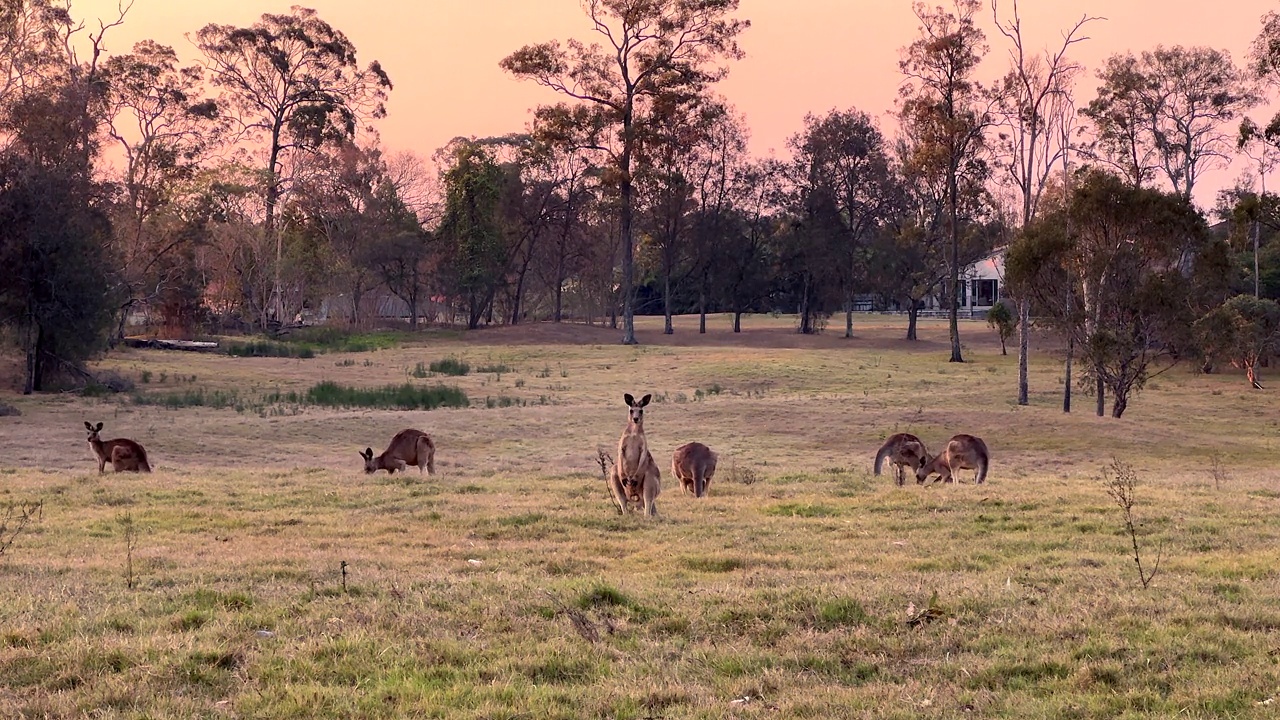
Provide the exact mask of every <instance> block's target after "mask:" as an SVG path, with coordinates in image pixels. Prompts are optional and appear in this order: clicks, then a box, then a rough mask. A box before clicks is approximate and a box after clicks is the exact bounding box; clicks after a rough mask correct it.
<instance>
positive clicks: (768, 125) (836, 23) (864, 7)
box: [72, 0, 1280, 207]
mask: <svg viewBox="0 0 1280 720" xmlns="http://www.w3.org/2000/svg"><path fill="white" fill-rule="evenodd" d="M73 2H74V5H73V8H72V11H73V14H75V15H76V16H77V17H79V18H84V19H86V20H88V22H89V25H90V26H91V27H96V19H97V18H99V17H102V18H113V17H114V15H115V13H116V7H117V2H116V0H73ZM293 4H297V3H293V2H287V1H286V2H264V1H263V0H205V1H203V2H200V1H198V0H195V1H187V0H135V1H134V4H133V7H132V9H131V10H130V11H129V14H128V16H127V19H126V22H125V24H124V25H123V26H122V27H118V28H113V29H112V30H111V31H110V33H109V34H108V38H107V47H108V50H109V51H110V52H114V53H123V52H128V51H129V49H130V47H131V46H132V45H133V43H134V42H136V41H138V40H142V39H147V38H150V39H153V40H156V41H158V42H161V43H165V44H168V45H172V46H174V47H175V48H176V49H177V50H178V53H179V55H180V56H181V57H182V58H183V59H184V60H186V61H194V60H196V59H197V58H198V52H197V51H196V49H195V47H194V46H193V45H192V43H191V42H190V41H188V40H187V39H186V38H185V37H184V36H185V35H187V34H191V35H192V36H194V33H195V31H196V30H198V29H199V28H200V27H202V26H203V25H205V24H207V23H210V22H216V23H222V24H233V25H241V26H247V25H250V24H252V23H253V22H254V21H255V20H257V19H258V17H259V16H260V15H261V14H262V13H264V12H277V13H283V12H288V9H289V6H290V5H293ZM302 4H303V5H304V6H306V7H312V8H315V9H316V11H317V12H318V13H319V14H320V17H322V18H323V19H325V20H326V21H327V22H329V23H330V24H332V25H333V26H335V27H336V28H338V29H340V30H341V31H342V32H344V33H345V34H346V35H347V36H348V37H349V38H350V39H351V40H352V42H353V43H355V45H356V48H357V50H358V53H359V58H360V62H361V64H362V65H363V64H367V63H368V62H369V61H371V60H374V59H377V60H379V61H380V62H381V63H382V65H383V67H384V68H385V69H386V70H387V72H388V73H389V74H390V76H391V79H392V81H393V82H394V83H395V90H394V91H393V92H392V93H391V97H390V102H389V103H388V111H389V116H388V117H387V118H386V119H385V120H383V121H381V123H380V124H379V125H378V127H379V131H380V132H381V135H382V139H383V144H384V145H385V146H386V147H387V148H389V149H391V150H412V151H414V152H416V153H418V154H419V155H422V156H424V157H430V155H431V153H433V152H434V151H435V150H436V149H437V148H439V147H440V146H442V145H444V144H445V143H447V142H448V141H449V140H450V139H451V138H454V137H457V136H459V135H474V136H487V135H500V134H505V133H509V132H516V131H520V130H522V129H523V128H524V127H525V125H526V123H527V122H528V120H529V118H530V115H529V111H530V109H531V108H532V107H534V106H535V105H538V104H540V103H549V102H554V101H555V100H556V99H557V98H556V96H555V95H554V94H553V93H552V92H551V91H549V90H545V89H543V88H540V87H537V86H535V85H533V84H531V83H527V82H519V81H517V80H515V79H513V78H512V77H510V76H509V75H507V74H505V73H504V72H502V70H501V69H500V68H499V67H498V61H499V60H501V59H502V58H503V57H505V56H506V55H507V54H509V53H510V52H511V51H513V50H515V49H517V48H519V47H520V46H521V45H524V44H527V43H533V42H541V41H545V40H552V39H564V38H567V37H573V36H577V37H580V38H583V39H587V38H589V36H590V34H589V33H588V27H589V25H588V22H587V20H586V16H585V15H584V14H583V11H582V9H581V6H580V4H579V2H578V0H311V1H310V2H304V3H302ZM930 4H936V3H930ZM942 4H943V5H945V6H947V7H950V3H949V2H944V3H942ZM1012 8H1013V3H1012V1H1011V0H1002V1H1001V2H1000V10H1001V17H1002V18H1007V17H1008V13H1009V12H1010V11H1011V10H1012ZM1269 10H1280V2H1277V0H1221V1H1219V2H1204V1H1203V0H1108V1H1102V0H1023V1H1022V2H1021V3H1020V14H1021V16H1022V24H1023V33H1024V38H1025V39H1026V40H1027V44H1028V46H1029V47H1031V48H1039V49H1043V48H1046V47H1053V48H1056V47H1057V46H1058V45H1059V44H1060V43H1061V40H1060V37H1061V32H1062V31H1063V30H1065V29H1067V28H1069V27H1071V25H1073V24H1074V23H1075V21H1076V20H1078V19H1080V17H1081V16H1083V15H1085V14H1088V15H1096V16H1105V17H1106V19H1105V20H1098V21H1095V22H1092V23H1090V24H1089V25H1088V26H1087V28H1086V31H1085V33H1084V34H1085V35H1087V36H1088V37H1089V38H1090V39H1089V40H1087V41H1086V42H1084V43H1080V44H1078V45H1076V46H1075V48H1074V50H1073V57H1075V58H1076V59H1077V60H1078V61H1079V62H1081V63H1082V64H1084V65H1085V67H1086V74H1085V76H1084V77H1082V78H1081V80H1080V81H1079V82H1078V84H1077V87H1076V92H1075V95H1076V102H1077V104H1078V105H1084V104H1086V103H1088V101H1089V100H1090V99H1092V98H1093V96H1094V93H1095V89H1096V87H1097V82H1096V80H1095V78H1094V70H1095V69H1096V68H1098V67H1099V66H1101V64H1102V62H1103V61H1104V60H1105V58H1106V57H1107V56H1109V55H1111V54H1113V53H1118V52H1124V51H1133V52H1135V53H1137V52H1140V51H1142V50H1147V49H1151V48H1154V47H1155V46H1156V45H1157V44H1161V43H1162V44H1165V45H1206V46H1210V47H1214V48H1219V49H1225V50H1227V51H1229V52H1230V53H1231V56H1232V57H1233V58H1234V59H1235V60H1236V61H1237V62H1241V61H1242V60H1243V59H1244V57H1245V53H1246V52H1247V50H1248V47H1249V44H1250V42H1251V41H1252V40H1253V38H1254V37H1255V36H1256V35H1257V33H1258V30H1259V28H1260V19H1261V17H1262V16H1263V15H1264V14H1265V13H1266V12H1267V11H1269ZM738 15H739V17H742V18H746V19H748V20H750V21H751V24H752V25H751V28H750V29H748V30H747V31H746V32H745V33H744V34H743V35H742V36H741V38H740V44H741V46H742V48H743V49H744V50H745V51H746V53H747V57H746V59H744V60H742V61H740V62H737V63H735V64H734V65H733V67H732V71H731V74H730V75H729V77H728V79H727V80H725V81H724V82H723V83H721V85H720V87H719V91H720V92H721V93H722V94H723V95H724V96H726V97H727V98H728V99H729V101H730V102H732V103H733V104H735V105H736V106H737V107H738V108H739V109H740V110H741V111H742V112H743V113H745V115H746V117H747V122H748V124H749V126H750V128H751V133H752V137H751V149H752V151H753V152H754V153H757V154H761V155H763V154H767V153H769V152H770V151H773V150H776V151H778V152H779V154H782V153H784V152H785V143H786V139H787V137H788V136H790V135H792V134H793V133H795V132H796V131H797V130H798V129H799V128H800V127H801V123H802V120H803V118H804V116H805V114H806V113H809V112H814V113H823V112H826V111H828V110H831V109H833V108H841V109H844V108H849V107H856V108H858V109H860V110H863V111H865V112H867V113H869V114H871V115H873V116H876V117H878V118H879V119H880V122H881V126H882V128H884V129H885V130H886V131H887V132H890V131H891V130H892V125H893V120H892V118H891V117H890V115H889V113H890V112H891V111H892V110H893V108H894V103H895V100H896V98H897V89H898V86H899V83H900V82H901V81H902V76H901V75H900V74H899V72H898V59H899V57H900V54H901V53H900V51H901V49H902V48H903V47H905V46H906V45H908V44H909V43H911V41H912V40H913V39H915V37H916V35H917V27H918V25H917V20H916V18H915V16H914V15H913V13H912V10H911V2H909V0H741V7H740V11H739V13H738ZM980 18H981V27H982V28H983V30H984V32H986V34H987V40H988V44H989V45H990V48H991V50H990V52H989V53H988V55H987V57H986V60H985V61H984V65H983V69H982V75H983V76H984V77H985V78H988V79H990V78H994V77H995V76H997V75H998V74H1000V73H1001V72H1002V71H1003V70H1004V69H1005V68H1006V67H1007V55H1006V48H1007V41H1006V40H1005V38H1004V37H1003V36H1000V35H999V34H998V33H997V32H996V31H995V28H994V26H993V23H992V17H991V12H990V6H989V4H988V5H987V9H986V11H985V12H983V13H982V15H981V16H980ZM1270 112H1271V111H1270V109H1266V110H1264V109H1257V110H1255V111H1254V113H1253V114H1254V116H1255V118H1256V119H1258V120H1260V121H1261V120H1263V119H1265V118H1269V116H1270ZM1244 170H1245V166H1244V165H1243V164H1242V163H1239V162H1237V163H1236V165H1235V166H1233V167H1232V168H1229V169H1222V170H1219V171H1215V172H1213V173H1211V174H1208V175H1206V176H1205V177H1204V180H1203V181H1202V184H1201V186H1200V187H1198V189H1197V192H1196V195H1197V198H1196V199H1197V201H1198V203H1199V204H1200V205H1201V206H1202V207H1203V206H1208V205H1212V203H1213V198H1214V195H1215V193H1216V192H1217V190H1218V189H1219V188H1221V187H1223V186H1224V185H1228V184H1230V183H1231V181H1232V180H1233V179H1234V178H1235V177H1237V176H1238V175H1239V174H1240V173H1241V172H1243V171H1244Z"/></svg>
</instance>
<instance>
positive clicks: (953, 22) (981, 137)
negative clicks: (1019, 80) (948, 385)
mask: <svg viewBox="0 0 1280 720" xmlns="http://www.w3.org/2000/svg"><path fill="white" fill-rule="evenodd" d="M979 7H980V0H954V7H953V11H947V10H945V9H943V8H941V7H936V8H929V7H928V6H927V5H925V4H924V3H916V4H915V6H914V9H915V14H916V17H917V18H918V19H919V20H920V38H919V39H917V40H916V41H914V42H912V43H911V45H909V46H907V48H906V49H905V50H904V52H903V58H902V60H901V61H900V62H899V63H898V66H899V68H900V69H901V71H902V74H903V75H905V76H906V77H907V82H906V83H904V85H903V86H902V90H901V93H902V107H901V117H902V119H903V122H904V123H907V124H910V125H913V126H915V128H916V129H917V130H916V132H917V133H918V137H920V139H921V142H920V143H919V144H918V145H917V148H916V149H917V152H918V153H920V157H919V158H917V161H919V162H926V161H927V162H932V163H936V164H937V165H938V166H939V167H940V168H941V170H942V176H943V177H944V179H945V182H946V216H945V218H946V227H947V236H948V238H949V240H950V244H951V247H950V257H949V262H950V267H949V269H948V270H949V275H950V276H949V278H948V284H947V302H948V304H949V308H948V316H949V320H950V330H951V362H964V356H963V355H962V354H961V352H960V324H959V310H960V264H959V263H960V238H961V236H962V235H963V234H964V228H963V227H962V225H963V222H964V218H963V216H962V215H961V214H960V202H961V198H960V195H961V186H962V185H963V184H964V180H965V178H966V177H967V176H972V175H975V174H982V173H985V172H986V163H985V162H984V161H983V159H982V152H983V150H984V147H985V144H986V131H987V129H988V127H989V126H990V125H991V122H992V119H991V115H990V113H989V111H988V106H987V104H986V102H985V101H984V98H983V95H984V93H983V90H982V87H981V86H980V85H979V84H978V83H977V81H976V80H974V75H975V73H976V71H977V68H978V64H979V63H980V62H981V61H982V57H983V55H985V54H986V52H987V46H986V44H985V41H986V36H985V35H984V34H983V32H982V30H980V29H979V28H978V26H977V24H976V22H975V20H974V16H975V15H976V14H977V12H978V9H979Z"/></svg>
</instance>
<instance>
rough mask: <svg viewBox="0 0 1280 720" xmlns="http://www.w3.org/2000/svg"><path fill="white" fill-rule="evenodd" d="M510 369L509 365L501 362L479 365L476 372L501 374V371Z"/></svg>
mask: <svg viewBox="0 0 1280 720" xmlns="http://www.w3.org/2000/svg"><path fill="white" fill-rule="evenodd" d="M511 371H512V367H511V366H510V365H503V364H502V363H498V364H497V365H481V366H480V367H478V368H476V372H478V373H488V374H491V375H495V374H496V375H502V374H503V373H509V372H511Z"/></svg>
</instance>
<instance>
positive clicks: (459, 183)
mask: <svg viewBox="0 0 1280 720" xmlns="http://www.w3.org/2000/svg"><path fill="white" fill-rule="evenodd" d="M452 155H453V157H452V165H451V166H450V167H449V168H448V169H447V170H446V171H445V173H444V186H445V211H444V218H443V219H442V220H441V222H440V227H439V228H438V229H437V230H436V232H435V241H436V243H437V246H438V248H439V251H438V252H440V254H441V262H440V268H441V270H442V271H443V272H444V274H445V276H446V277H447V278H448V279H447V280H446V283H448V287H449V289H450V290H451V291H452V292H453V293H457V294H459V295H462V296H463V297H465V299H466V302H467V327H468V328H470V329H473V330H474V329H475V328H477V327H479V326H480V321H481V319H483V317H484V314H485V313H486V312H487V311H488V310H489V308H490V307H491V306H492V304H493V298H494V295H495V294H496V293H497V289H498V284H499V283H500V282H501V281H502V279H503V275H504V272H505V271H506V269H507V259H508V245H507V242H506V240H507V238H506V237H505V234H504V228H503V218H502V215H501V212H502V208H501V203H502V196H503V184H504V182H505V181H506V177H505V174H504V171H503V169H502V168H501V167H499V165H498V164H497V162H495V161H494V159H493V157H492V156H491V155H490V154H489V153H488V152H487V151H486V150H485V148H483V147H482V146H480V145H478V144H476V143H473V142H465V141H464V142H458V143H456V147H455V149H454V150H453V153H452Z"/></svg>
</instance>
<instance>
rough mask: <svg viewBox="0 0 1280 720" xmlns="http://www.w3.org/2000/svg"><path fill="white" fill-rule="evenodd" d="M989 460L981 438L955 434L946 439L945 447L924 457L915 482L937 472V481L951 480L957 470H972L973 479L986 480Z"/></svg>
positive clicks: (920, 481) (926, 478) (977, 480)
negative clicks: (932, 454) (936, 453)
mask: <svg viewBox="0 0 1280 720" xmlns="http://www.w3.org/2000/svg"><path fill="white" fill-rule="evenodd" d="M990 462H991V454H990V453H988V452H987V444H986V443H984V442H982V438H977V437H974V436H972V435H956V436H954V437H952V438H951V440H949V441H947V447H946V449H944V450H943V451H942V452H941V453H939V454H938V456H937V457H935V458H933V459H929V458H928V457H926V458H925V462H924V464H923V465H921V466H920V467H919V469H917V470H916V482H918V483H923V482H924V481H925V480H928V479H929V476H930V475H934V474H937V475H938V476H939V477H938V482H951V481H952V480H953V479H954V478H955V472H956V471H957V470H965V469H967V470H974V471H976V472H975V474H974V481H975V482H978V483H982V482H986V480H987V465H988V464H990Z"/></svg>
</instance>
